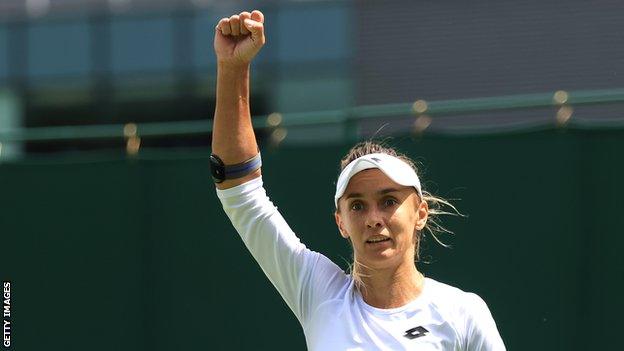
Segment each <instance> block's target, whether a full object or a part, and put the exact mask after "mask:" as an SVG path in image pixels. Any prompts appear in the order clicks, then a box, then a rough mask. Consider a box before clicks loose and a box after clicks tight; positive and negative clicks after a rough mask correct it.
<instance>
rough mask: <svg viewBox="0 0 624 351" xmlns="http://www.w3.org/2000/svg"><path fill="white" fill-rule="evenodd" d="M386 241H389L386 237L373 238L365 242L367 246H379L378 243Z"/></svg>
mask: <svg viewBox="0 0 624 351" xmlns="http://www.w3.org/2000/svg"><path fill="white" fill-rule="evenodd" d="M386 241H390V238H389V237H387V236H374V237H372V238H369V239H368V240H366V243H367V244H379V243H383V242H386Z"/></svg>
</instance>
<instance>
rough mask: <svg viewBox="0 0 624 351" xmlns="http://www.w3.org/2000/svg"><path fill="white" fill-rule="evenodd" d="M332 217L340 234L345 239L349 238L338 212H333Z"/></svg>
mask: <svg viewBox="0 0 624 351" xmlns="http://www.w3.org/2000/svg"><path fill="white" fill-rule="evenodd" d="M334 218H335V219H336V225H337V226H338V230H339V231H340V235H341V236H342V237H343V238H345V239H347V238H349V234H347V232H346V231H345V230H344V228H343V226H342V218H341V217H340V213H338V211H336V212H334Z"/></svg>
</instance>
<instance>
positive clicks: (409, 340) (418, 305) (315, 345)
mask: <svg viewBox="0 0 624 351" xmlns="http://www.w3.org/2000/svg"><path fill="white" fill-rule="evenodd" d="M215 29H216V30H215V39H214V48H215V52H216V56H217V60H218V78H217V105H216V111H215V118H214V130H213V140H212V151H213V154H212V155H211V167H212V174H213V177H214V179H215V181H216V182H217V184H216V186H217V195H218V197H219V199H220V200H221V203H222V205H223V208H224V210H225V212H226V214H227V215H228V217H229V218H230V220H231V221H232V224H233V225H234V227H235V228H236V230H237V231H238V233H239V234H240V236H241V237H242V239H243V241H244V242H245V245H246V246H247V248H248V249H249V251H250V252H251V254H252V255H253V257H254V258H255V259H256V261H257V262H258V263H259V265H260V266H261V267H262V270H263V271H264V272H265V274H266V275H267V277H268V278H269V280H270V281H271V282H272V283H273V285H275V287H276V288H277V290H278V291H279V293H280V294H281V296H282V297H283V299H284V301H285V302H286V304H288V306H289V307H290V309H291V310H292V311H293V312H294V314H295V315H296V317H297V319H298V320H299V322H300V323H301V326H302V327H303V330H304V333H305V337H306V343H307V347H308V349H309V350H314V351H331V350H470V351H475V350H505V346H504V344H503V341H502V340H501V337H500V335H499V333H498V330H497V328H496V324H495V323H494V320H493V318H492V315H491V313H490V311H489V309H488V307H487V305H486V304H485V302H483V300H482V299H481V298H480V297H478V296H477V295H475V294H472V293H466V292H463V291H461V290H459V289H457V288H454V287H451V286H449V285H445V284H442V283H439V282H437V281H435V280H433V279H430V278H425V277H423V275H422V274H421V273H420V272H419V271H418V269H417V267H416V264H415V258H417V255H418V249H419V243H420V238H421V233H422V231H423V230H426V229H427V226H428V225H431V223H430V222H431V218H429V217H430V216H433V215H435V210H434V209H435V208H434V205H436V203H435V201H436V200H439V199H436V198H434V197H431V196H430V195H429V194H427V193H426V192H424V191H423V190H422V188H421V184H420V180H419V178H418V176H417V173H416V171H415V167H414V165H413V163H412V162H411V161H410V160H409V159H408V158H407V157H405V156H402V155H397V153H396V152H395V151H394V150H393V149H391V148H387V147H384V146H381V145H378V144H375V143H372V142H365V143H361V144H358V145H356V146H355V147H354V148H353V149H352V150H351V151H350V152H349V154H348V155H347V156H346V157H345V158H344V159H343V161H342V171H341V173H340V175H339V176H338V180H337V183H336V193H335V195H334V202H335V206H336V211H335V217H336V223H337V225H338V229H339V231H340V234H341V235H342V236H343V237H344V238H346V239H348V240H349V241H350V243H351V245H352V247H353V256H354V263H353V269H352V273H351V274H346V273H345V272H344V271H343V270H342V269H340V268H339V267H338V266H337V265H335V264H334V263H333V262H331V261H330V260H329V259H328V258H327V257H325V256H324V255H322V254H320V253H317V252H314V251H311V250H309V249H307V248H306V247H305V245H303V244H302V243H301V242H300V241H299V239H298V238H297V236H296V235H295V233H293V232H292V230H291V229H290V227H289V226H288V224H287V223H286V222H285V221H284V218H283V217H282V215H281V214H280V213H279V212H278V210H277V208H276V207H275V206H274V205H273V204H272V203H271V201H270V200H269V198H268V197H267V195H266V192H265V190H264V188H263V185H262V178H261V173H260V165H261V161H260V154H259V151H258V147H257V144H256V139H255V136H254V131H253V128H252V124H251V118H250V111H249V70H250V62H251V61H252V59H253V57H254V56H255V55H256V54H257V53H258V51H260V49H261V48H262V46H263V45H264V43H265V37H264V16H263V15H262V13H261V12H260V11H253V12H251V13H249V12H242V13H240V14H238V15H233V16H231V17H229V18H223V19H221V20H220V21H219V23H218V25H217V26H216V28H215ZM430 206H431V210H430ZM428 219H429V223H428Z"/></svg>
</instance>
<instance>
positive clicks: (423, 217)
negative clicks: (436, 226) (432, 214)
mask: <svg viewBox="0 0 624 351" xmlns="http://www.w3.org/2000/svg"><path fill="white" fill-rule="evenodd" d="M416 212H417V214H418V220H417V221H416V229H417V230H422V229H423V228H424V227H425V225H426V224H427V218H429V205H428V204H427V201H425V200H420V201H419V203H418V208H417V209H416Z"/></svg>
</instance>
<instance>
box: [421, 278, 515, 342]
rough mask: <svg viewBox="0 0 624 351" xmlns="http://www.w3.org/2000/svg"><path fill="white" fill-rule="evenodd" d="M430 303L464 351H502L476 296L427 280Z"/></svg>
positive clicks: (484, 307)
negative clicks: (458, 338) (456, 335)
mask: <svg viewBox="0 0 624 351" xmlns="http://www.w3.org/2000/svg"><path fill="white" fill-rule="evenodd" d="M427 284H429V291H428V292H427V294H428V296H429V299H430V301H431V303H432V304H433V305H435V306H436V309H438V310H439V311H440V313H441V314H443V315H445V317H446V320H447V321H449V322H450V323H451V324H453V326H454V327H455V329H456V331H457V333H458V336H459V337H460V339H461V340H462V344H463V345H464V349H466V350H505V346H504V345H503V341H502V339H501V337H500V334H499V333H498V329H497V327H496V323H495V322H494V318H493V317H492V314H491V313H490V309H489V308H488V306H487V304H486V303H485V301H484V300H483V299H482V298H481V297H480V296H479V295H477V294H475V293H471V292H465V291H463V290H461V289H459V288H456V287H454V286H451V285H448V284H444V283H441V282H438V281H436V280H433V279H430V278H427Z"/></svg>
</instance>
